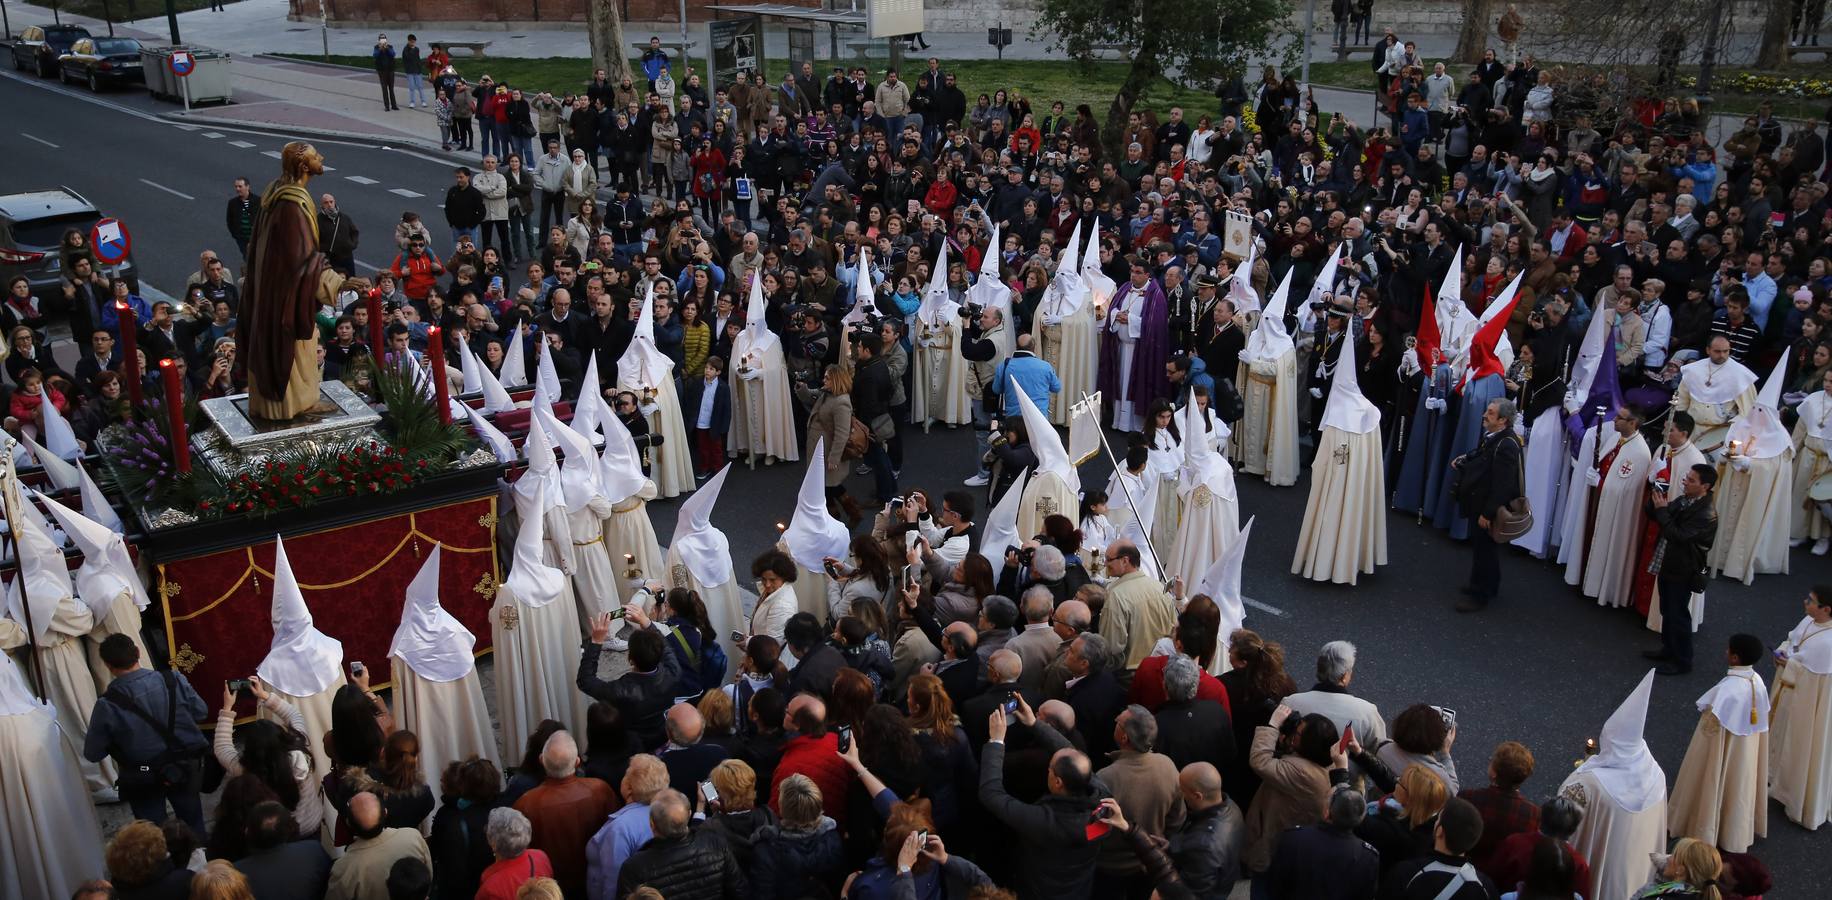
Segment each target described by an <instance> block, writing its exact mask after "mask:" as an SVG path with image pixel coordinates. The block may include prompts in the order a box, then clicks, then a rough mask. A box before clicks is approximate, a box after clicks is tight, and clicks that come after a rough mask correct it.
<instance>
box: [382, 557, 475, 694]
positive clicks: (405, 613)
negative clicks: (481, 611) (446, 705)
mask: <svg viewBox="0 0 1832 900" xmlns="http://www.w3.org/2000/svg"><path fill="white" fill-rule="evenodd" d="M439 554H440V547H439V545H438V544H433V552H432V553H430V554H428V555H427V557H426V562H425V563H424V564H422V565H421V566H420V572H419V574H417V575H415V576H414V577H413V583H412V584H409V585H408V586H407V603H406V605H405V606H403V607H402V609H401V627H399V628H396V629H395V630H394V643H392V644H390V645H388V655H389V656H391V657H397V658H399V659H400V660H401V661H402V662H404V663H406V664H407V667H408V668H410V669H412V670H413V672H414V674H415V675H418V676H420V677H421V678H424V679H426V680H427V681H437V682H440V683H444V682H448V681H457V680H458V679H460V678H463V677H464V676H466V675H469V674H471V673H472V672H473V671H475V670H476V669H477V660H476V658H475V657H473V656H472V655H471V651H472V650H473V649H474V648H475V647H476V646H477V636H476V635H474V634H472V633H471V630H470V629H468V628H466V627H464V623H462V622H459V621H458V619H457V617H455V616H453V615H452V614H451V613H449V612H446V610H445V607H443V606H440V605H439Z"/></svg>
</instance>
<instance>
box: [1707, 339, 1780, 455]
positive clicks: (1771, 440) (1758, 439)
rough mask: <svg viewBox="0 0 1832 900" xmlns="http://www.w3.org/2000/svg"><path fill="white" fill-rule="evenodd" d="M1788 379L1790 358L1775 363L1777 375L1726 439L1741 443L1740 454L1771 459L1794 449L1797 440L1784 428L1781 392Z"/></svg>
mask: <svg viewBox="0 0 1832 900" xmlns="http://www.w3.org/2000/svg"><path fill="white" fill-rule="evenodd" d="M1786 378H1787V354H1785V353H1784V354H1782V355H1781V358H1780V359H1778V360H1775V371H1774V372H1772V373H1770V374H1769V376H1768V381H1766V382H1764V383H1763V384H1762V390H1761V391H1759V392H1757V394H1756V405H1755V406H1752V407H1750V408H1749V412H1746V413H1744V414H1743V415H1741V416H1738V417H1737V420H1736V421H1734V422H1732V423H1730V430H1729V431H1728V432H1727V433H1726V434H1725V435H1724V437H1725V439H1726V440H1727V441H1736V442H1737V453H1738V454H1740V455H1743V456H1747V457H1749V458H1750V459H1770V458H1773V457H1776V456H1780V455H1781V454H1782V453H1785V452H1787V451H1788V450H1789V449H1790V448H1792V447H1793V446H1794V439H1793V436H1792V435H1791V434H1789V433H1788V430H1787V428H1786V427H1785V426H1783V425H1782V424H1781V413H1780V412H1779V410H1780V409H1781V388H1782V383H1783V381H1785V380H1786Z"/></svg>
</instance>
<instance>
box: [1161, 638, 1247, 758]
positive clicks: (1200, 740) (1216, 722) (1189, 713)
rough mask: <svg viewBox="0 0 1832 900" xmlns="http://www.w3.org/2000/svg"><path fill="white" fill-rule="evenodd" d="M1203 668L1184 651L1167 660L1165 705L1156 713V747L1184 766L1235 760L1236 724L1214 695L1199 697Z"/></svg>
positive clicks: (1165, 667)
mask: <svg viewBox="0 0 1832 900" xmlns="http://www.w3.org/2000/svg"><path fill="white" fill-rule="evenodd" d="M1201 683H1202V669H1201V667H1199V666H1197V665H1196V661H1195V660H1193V659H1190V658H1189V657H1187V656H1184V655H1182V654H1177V655H1176V656H1172V657H1171V658H1170V661H1169V662H1166V663H1165V664H1164V695H1165V698H1166V699H1165V702H1164V705H1162V706H1160V707H1158V711H1157V713H1156V714H1155V716H1156V718H1157V724H1158V742H1157V745H1156V746H1157V750H1158V752H1159V753H1162V754H1164V755H1165V756H1168V757H1170V760H1171V762H1173V763H1176V764H1177V768H1179V769H1182V768H1185V767H1187V766H1189V765H1191V764H1194V763H1205V764H1208V765H1212V766H1214V767H1215V768H1217V769H1223V768H1226V767H1227V766H1228V765H1229V764H1230V763H1232V762H1233V761H1234V755H1235V744H1234V726H1233V723H1232V722H1231V721H1229V718H1228V711H1227V709H1226V708H1224V707H1223V706H1222V705H1221V704H1220V703H1219V702H1216V701H1215V700H1214V699H1207V700H1199V699H1197V697H1196V693H1197V690H1198V688H1199V686H1200V685H1201Z"/></svg>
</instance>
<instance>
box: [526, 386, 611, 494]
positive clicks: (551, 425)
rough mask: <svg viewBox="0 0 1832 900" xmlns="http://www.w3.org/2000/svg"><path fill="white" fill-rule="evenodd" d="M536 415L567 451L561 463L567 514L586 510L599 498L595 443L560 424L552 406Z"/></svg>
mask: <svg viewBox="0 0 1832 900" xmlns="http://www.w3.org/2000/svg"><path fill="white" fill-rule="evenodd" d="M534 416H535V419H536V420H538V422H539V424H540V425H541V427H543V428H545V429H546V430H547V433H548V436H549V437H551V438H553V440H554V443H556V444H558V445H559V447H560V449H561V450H564V451H566V459H565V460H563V461H562V462H561V463H560V489H561V490H562V491H564V492H565V495H566V509H567V511H568V512H575V511H578V510H581V509H584V508H585V507H586V504H589V503H591V502H592V498H593V497H596V496H598V454H597V453H596V452H595V451H594V450H593V449H592V442H591V441H588V440H586V439H585V438H583V437H580V436H579V434H578V432H575V431H573V430H572V429H571V428H568V427H566V426H565V425H564V424H561V422H560V420H559V419H558V418H556V417H555V416H554V414H553V409H552V407H546V408H542V409H537V410H535V412H534Z"/></svg>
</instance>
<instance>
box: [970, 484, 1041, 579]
mask: <svg viewBox="0 0 1832 900" xmlns="http://www.w3.org/2000/svg"><path fill="white" fill-rule="evenodd" d="M1029 479H1030V470H1029V469H1026V470H1024V471H1022V472H1019V473H1018V477H1017V478H1016V479H1015V480H1013V481H1012V483H1011V487H1008V488H1006V489H1005V493H1003V494H1000V495H999V502H998V503H995V504H993V506H992V512H990V513H987V514H986V524H985V526H984V528H983V529H982V530H981V531H980V555H981V556H983V557H985V558H986V562H988V563H990V564H991V565H992V581H993V583H994V584H997V583H998V581H999V574H1000V573H1001V572H1004V571H1005V548H1006V547H1017V546H1020V545H1022V544H1023V543H1024V538H1023V537H1021V536H1020V535H1019V534H1018V507H1019V506H1021V505H1023V503H1024V485H1025V482H1027V481H1028V480H1029Z"/></svg>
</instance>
